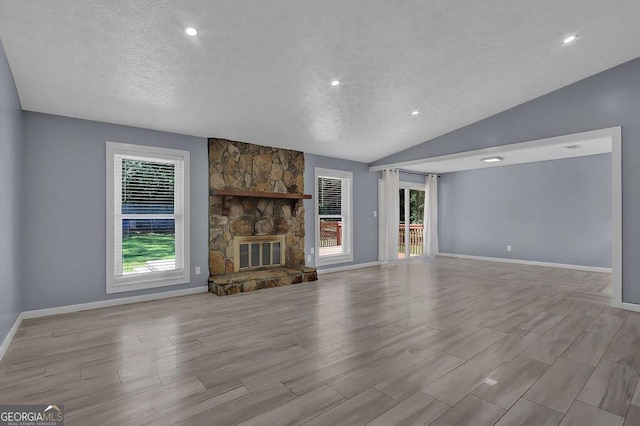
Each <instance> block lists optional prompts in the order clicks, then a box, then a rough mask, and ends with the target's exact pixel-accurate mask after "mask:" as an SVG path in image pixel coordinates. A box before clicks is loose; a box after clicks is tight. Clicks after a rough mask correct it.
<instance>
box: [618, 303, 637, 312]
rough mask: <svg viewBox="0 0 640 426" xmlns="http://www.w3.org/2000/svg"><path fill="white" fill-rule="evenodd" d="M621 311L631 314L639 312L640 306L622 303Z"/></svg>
mask: <svg viewBox="0 0 640 426" xmlns="http://www.w3.org/2000/svg"><path fill="white" fill-rule="evenodd" d="M622 309H624V310H627V311H633V312H640V305H639V304H637V303H628V302H622Z"/></svg>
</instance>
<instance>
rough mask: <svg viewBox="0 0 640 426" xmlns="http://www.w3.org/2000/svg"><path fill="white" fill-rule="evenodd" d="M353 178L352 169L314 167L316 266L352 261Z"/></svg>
mask: <svg viewBox="0 0 640 426" xmlns="http://www.w3.org/2000/svg"><path fill="white" fill-rule="evenodd" d="M352 181H353V174H352V173H351V172H345V171H342V170H328V169H320V168H316V169H315V182H316V194H315V200H316V202H315V206H316V265H318V266H322V265H331V264H334V263H343V262H351V261H353V253H352V247H351V242H352V237H353V232H352V215H351V203H352Z"/></svg>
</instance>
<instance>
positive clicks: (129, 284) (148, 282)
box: [107, 274, 191, 294]
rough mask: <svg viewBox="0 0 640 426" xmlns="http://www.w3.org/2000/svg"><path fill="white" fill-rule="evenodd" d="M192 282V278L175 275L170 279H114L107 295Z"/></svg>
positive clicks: (160, 277)
mask: <svg viewBox="0 0 640 426" xmlns="http://www.w3.org/2000/svg"><path fill="white" fill-rule="evenodd" d="M190 282H191V280H190V277H189V276H186V275H173V276H169V277H168V276H166V275H161V276H157V275H156V276H151V274H150V276H146V277H142V276H141V277H135V278H134V277H132V279H126V280H121V281H120V282H117V280H116V279H114V278H112V279H110V280H108V282H107V294H112V293H124V292H127V291H135V290H145V289H149V288H158V287H167V286H170V285H179V284H189V283H190Z"/></svg>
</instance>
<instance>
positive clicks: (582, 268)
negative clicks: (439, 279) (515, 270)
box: [438, 253, 611, 272]
mask: <svg viewBox="0 0 640 426" xmlns="http://www.w3.org/2000/svg"><path fill="white" fill-rule="evenodd" d="M438 256H445V257H459V258H461V259H473V260H486V261H489V262H503V263H519V264H522V265H535V266H549V267H551V268H564V269H576V270H578V271H588V272H611V268H603V267H600V266H583V265H569V264H566V263H551V262H537V261H535V260H522V259H505V258H502V257H485V256H472V255H469V254H455V253H439V254H438Z"/></svg>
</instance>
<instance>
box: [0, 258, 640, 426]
mask: <svg viewBox="0 0 640 426" xmlns="http://www.w3.org/2000/svg"><path fill="white" fill-rule="evenodd" d="M609 281H610V277H609V275H608V274H601V273H591V272H582V271H575V270H567V269H554V268H546V267H537V266H523V265H514V264H505V263H491V262H482V261H472V260H462V259H452V258H438V259H435V260H413V261H410V262H405V263H398V264H394V265H391V266H388V267H372V268H367V269H361V270H354V271H349V272H342V273H336V274H329V275H323V276H321V277H320V281H318V282H317V283H313V284H301V285H296V286H290V287H283V288H275V289H268V290H263V291H258V292H254V293H249V294H244V295H238V296H227V297H223V298H218V297H216V296H214V295H212V294H199V295H193V296H187V297H180V298H174V299H167V300H162V301H154V302H147V303H138V304H132V305H126V306H118V307H113V308H107V309H98V310H92V311H85V312H80V313H75V314H69V315H59V316H54V317H48V318H41V319H33V320H27V321H24V322H23V324H22V326H21V327H20V329H19V331H18V333H17V335H16V337H15V339H14V341H13V342H12V343H11V346H10V347H9V350H8V352H7V354H6V356H5V359H4V360H3V361H2V363H1V364H0V401H1V402H2V403H43V404H52V403H57V404H64V406H65V411H66V422H67V424H68V425H102V424H135V425H138V424H153V425H164V424H204V425H232V424H243V425H248V424H250V425H268V426H273V425H280V424H303V423H304V424H305V425H315V424H318V425H364V424H371V425H393V424H434V425H473V426H482V425H492V424H497V425H499V426H507V425H530V424H535V425H558V424H561V425H566V426H568V425H575V426H588V425H607V426H611V425H623V424H626V425H640V385H639V384H638V375H639V373H640V314H636V313H629V312H625V311H621V310H616V309H612V308H610V307H609V287H610V286H609ZM625 419H626V423H625Z"/></svg>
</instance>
